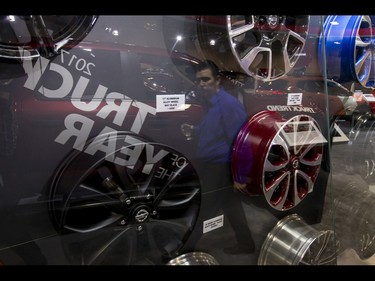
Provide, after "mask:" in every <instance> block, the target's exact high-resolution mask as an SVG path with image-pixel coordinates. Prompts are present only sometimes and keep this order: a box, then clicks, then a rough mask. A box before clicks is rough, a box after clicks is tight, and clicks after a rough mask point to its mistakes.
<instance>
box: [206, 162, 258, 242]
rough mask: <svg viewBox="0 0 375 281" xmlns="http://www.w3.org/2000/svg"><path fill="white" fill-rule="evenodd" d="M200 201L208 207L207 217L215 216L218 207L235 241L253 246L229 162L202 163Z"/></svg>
mask: <svg viewBox="0 0 375 281" xmlns="http://www.w3.org/2000/svg"><path fill="white" fill-rule="evenodd" d="M201 184H202V197H204V198H206V199H207V200H204V201H203V202H202V203H203V204H207V206H205V207H206V208H205V209H206V210H207V209H208V212H207V213H208V217H210V216H211V217H213V216H215V215H216V214H217V213H218V211H219V210H220V209H222V210H223V212H224V223H225V222H226V221H228V222H229V223H230V225H231V227H232V229H233V230H234V233H235V237H236V240H237V243H238V244H240V245H241V246H244V247H246V246H249V247H250V246H253V245H254V242H253V239H252V236H251V231H250V229H249V226H248V223H247V219H246V215H245V211H244V209H243V205H242V198H243V196H245V195H243V194H241V193H240V192H239V191H237V190H235V189H234V188H233V180H232V176H231V169H230V164H228V163H219V164H216V163H215V164H212V163H204V164H203V167H202V173H201Z"/></svg>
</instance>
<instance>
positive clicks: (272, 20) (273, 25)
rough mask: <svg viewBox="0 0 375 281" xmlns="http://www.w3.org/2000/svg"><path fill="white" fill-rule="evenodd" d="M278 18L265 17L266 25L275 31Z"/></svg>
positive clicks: (272, 16)
mask: <svg viewBox="0 0 375 281" xmlns="http://www.w3.org/2000/svg"><path fill="white" fill-rule="evenodd" d="M278 20H279V17H278V16H277V15H269V16H268V17H267V24H268V26H269V27H270V28H272V29H275V28H276V27H277V25H278Z"/></svg>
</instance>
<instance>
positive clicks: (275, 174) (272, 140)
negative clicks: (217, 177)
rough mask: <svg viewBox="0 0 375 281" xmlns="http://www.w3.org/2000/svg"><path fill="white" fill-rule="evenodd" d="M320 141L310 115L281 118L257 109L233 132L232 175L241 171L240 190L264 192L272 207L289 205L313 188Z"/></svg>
mask: <svg viewBox="0 0 375 281" xmlns="http://www.w3.org/2000/svg"><path fill="white" fill-rule="evenodd" d="M324 142H326V140H325V138H324V136H323V135H322V134H321V132H320V128H319V125H318V123H317V122H316V121H315V120H314V119H313V118H312V117H310V116H307V115H297V116H294V117H292V118H290V119H289V120H285V119H284V118H283V117H282V116H281V115H280V114H279V113H277V112H273V111H261V112H259V113H257V114H255V115H254V116H252V117H251V118H250V119H249V120H248V122H247V123H246V124H245V125H244V126H243V127H242V129H241V131H240V132H239V134H238V136H237V139H236V141H235V144H234V147H233V152H232V173H233V178H234V180H235V181H239V178H241V177H243V176H244V175H243V173H244V171H245V173H246V186H245V187H244V188H243V189H242V190H241V192H243V193H244V194H247V195H260V194H264V196H265V199H266V201H267V203H268V204H269V205H270V206H271V207H272V208H274V209H276V210H279V211H285V210H288V209H291V208H293V207H295V206H297V205H298V204H299V203H300V202H301V201H302V200H303V199H305V197H306V196H307V194H308V193H310V192H312V191H313V187H314V183H315V181H316V179H317V176H318V173H319V170H320V166H321V161H322V154H323V143H324ZM250 162H251V163H250ZM249 163H250V164H251V165H250V164H249ZM250 166H251V167H250ZM245 167H247V168H245Z"/></svg>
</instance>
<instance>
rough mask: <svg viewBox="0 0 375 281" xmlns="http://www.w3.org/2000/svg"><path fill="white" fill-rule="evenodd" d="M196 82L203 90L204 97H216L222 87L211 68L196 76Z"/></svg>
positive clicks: (199, 72)
mask: <svg viewBox="0 0 375 281" xmlns="http://www.w3.org/2000/svg"><path fill="white" fill-rule="evenodd" d="M195 82H196V84H197V86H198V87H199V88H200V89H202V90H203V91H202V93H203V94H204V96H212V95H214V94H215V93H216V92H217V91H218V90H219V87H220V80H219V79H218V77H214V76H213V75H212V72H211V70H210V69H209V68H206V69H203V70H201V71H198V72H197V73H196V75H195Z"/></svg>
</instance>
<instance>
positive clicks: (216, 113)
mask: <svg viewBox="0 0 375 281" xmlns="http://www.w3.org/2000/svg"><path fill="white" fill-rule="evenodd" d="M196 70H197V71H196V76H195V78H196V84H197V86H198V92H197V95H198V96H199V97H200V98H202V104H203V106H204V109H205V114H204V116H203V118H202V120H201V121H200V123H199V124H198V125H196V126H193V125H188V124H183V126H182V127H181V129H182V131H183V132H184V133H185V134H186V133H187V134H189V135H190V134H191V136H192V137H193V138H197V141H198V142H197V158H198V159H199V160H200V162H201V164H202V170H204V174H203V175H201V182H202V189H203V193H205V194H208V193H212V194H214V195H213V199H212V200H211V201H209V202H210V206H208V207H209V208H211V210H212V213H215V212H217V211H218V210H219V209H220V208H221V209H223V211H224V215H225V218H227V219H228V221H229V223H230V224H231V226H232V228H233V229H234V232H235V237H236V240H237V243H236V244H235V245H233V246H231V247H228V248H224V252H225V253H227V254H245V253H252V252H254V250H255V245H254V241H253V239H252V235H251V232H250V229H249V228H248V225H247V219H246V215H245V212H244V210H243V206H242V203H241V196H243V195H241V194H240V193H239V192H238V191H237V190H235V188H236V187H238V186H241V185H242V184H244V183H234V182H233V180H232V175H231V166H230V160H231V153H232V146H233V142H234V140H235V139H236V136H237V134H238V132H239V130H240V129H241V127H242V125H243V124H244V123H245V122H246V121H247V114H246V111H245V109H244V107H243V105H242V103H241V102H240V101H239V100H238V99H236V98H235V97H234V96H232V95H230V94H229V93H228V92H226V91H225V90H224V88H223V87H221V85H220V82H221V77H220V75H219V71H218V69H217V67H216V65H215V64H214V63H213V62H211V61H203V62H202V63H200V64H199V65H198V67H197V69H196ZM225 218H224V220H225Z"/></svg>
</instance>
